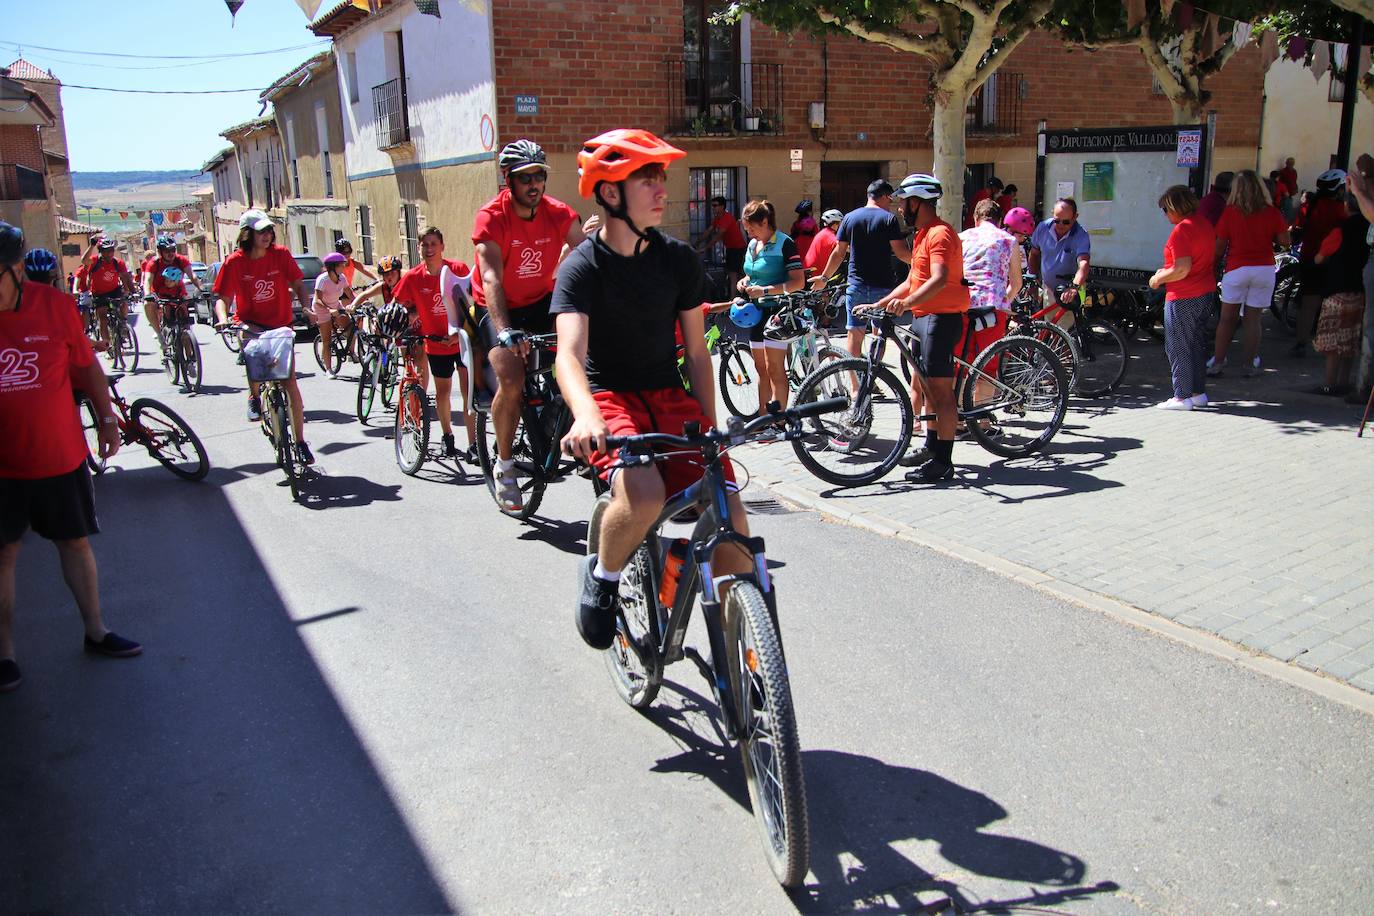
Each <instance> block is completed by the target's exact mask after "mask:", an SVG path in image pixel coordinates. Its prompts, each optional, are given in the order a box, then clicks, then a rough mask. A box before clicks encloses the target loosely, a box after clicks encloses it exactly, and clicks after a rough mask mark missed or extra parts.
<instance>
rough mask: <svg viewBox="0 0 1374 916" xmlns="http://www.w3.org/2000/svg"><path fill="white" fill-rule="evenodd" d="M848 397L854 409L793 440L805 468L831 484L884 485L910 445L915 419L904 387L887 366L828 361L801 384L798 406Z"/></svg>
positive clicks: (824, 418) (812, 425)
mask: <svg viewBox="0 0 1374 916" xmlns="http://www.w3.org/2000/svg"><path fill="white" fill-rule="evenodd" d="M826 398H844V399H846V400H847V401H848V402H849V406H848V407H847V408H846V409H845V410H843V411H840V412H837V413H830V414H823V415H821V416H819V417H816V418H814V419H813V420H810V421H808V423H807V424H806V426H804V427H803V431H804V433H805V435H804V436H803V437H802V438H800V439H794V440H792V449H793V451H795V452H796V454H797V458H798V459H799V460H800V461H801V463H802V465H803V466H804V467H805V468H806V469H807V470H808V471H810V472H811V473H812V474H815V475H816V476H817V477H819V478H820V479H821V480H824V481H826V482H827V483H833V484H835V485H836V486H841V487H857V486H863V485H864V484H870V483H874V482H875V481H878V480H881V479H882V477H883V476H884V475H886V474H887V473H888V472H889V471H891V470H892V469H893V468H894V467H896V466H897V462H898V461H899V460H900V459H901V457H902V454H903V453H904V452H905V451H906V449H907V446H908V445H909V444H910V442H911V428H912V421H913V415H912V410H911V399H910V397H909V396H908V394H907V390H906V388H905V386H903V385H902V383H901V382H900V381H899V380H898V379H897V375H896V373H894V372H893V371H892V370H891V369H890V368H888V367H887V366H876V367H875V366H872V365H870V364H869V362H868V360H866V359H854V358H851V359H837V360H832V361H830V362H828V363H827V364H826V365H824V366H822V367H821V368H820V369H819V370H817V371H816V372H813V373H812V374H811V375H810V376H808V377H807V378H806V379H804V380H803V381H802V384H801V389H800V390H799V391H798V392H797V398H796V403H797V405H802V404H810V403H813V402H815V401H821V400H824V399H826Z"/></svg>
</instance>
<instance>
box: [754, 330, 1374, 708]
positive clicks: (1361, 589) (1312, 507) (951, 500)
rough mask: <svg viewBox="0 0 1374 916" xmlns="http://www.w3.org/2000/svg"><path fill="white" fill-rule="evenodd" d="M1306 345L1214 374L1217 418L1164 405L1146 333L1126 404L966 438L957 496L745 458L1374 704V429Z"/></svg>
mask: <svg viewBox="0 0 1374 916" xmlns="http://www.w3.org/2000/svg"><path fill="white" fill-rule="evenodd" d="M1266 322H1267V319H1266ZM1291 343H1292V339H1291V338H1288V337H1285V336H1283V335H1281V334H1279V333H1278V332H1276V331H1275V330H1274V329H1273V327H1272V326H1269V325H1267V326H1266V329H1265V343H1264V347H1263V350H1262V357H1263V359H1264V361H1265V369H1264V372H1263V375H1262V376H1260V377H1257V378H1252V379H1246V378H1242V377H1240V376H1239V370H1237V371H1236V374H1234V375H1233V374H1229V373H1228V375H1226V376H1224V377H1222V378H1219V379H1214V380H1210V382H1211V383H1210V385H1209V394H1210V396H1211V397H1212V398H1213V399H1214V404H1213V405H1212V406H1209V407H1208V408H1206V409H1203V410H1198V411H1193V412H1188V413H1176V412H1168V411H1160V410H1155V409H1153V405H1154V404H1155V403H1157V402H1158V401H1160V400H1162V399H1163V398H1164V397H1166V396H1167V395H1168V392H1169V384H1168V363H1167V361H1166V360H1165V357H1164V352H1163V346H1162V344H1160V343H1158V342H1155V341H1151V340H1147V339H1144V338H1142V339H1140V340H1138V341H1134V342H1133V352H1132V361H1131V367H1130V370H1129V372H1128V374H1127V377H1126V382H1125V384H1124V385H1123V387H1122V389H1121V391H1120V392H1119V394H1118V395H1117V396H1116V397H1114V398H1109V399H1102V400H1095V401H1077V400H1076V401H1074V402H1073V403H1072V404H1071V409H1070V412H1069V416H1068V418H1067V420H1066V421H1065V424H1064V427H1063V429H1062V430H1061V431H1060V432H1059V434H1058V436H1057V437H1056V438H1055V440H1054V442H1053V443H1052V444H1051V446H1050V448H1049V450H1048V452H1047V453H1046V454H1044V455H1039V456H1035V457H1033V458H1026V459H1003V458H999V457H997V456H995V455H992V454H990V453H988V452H986V451H984V450H983V449H981V448H980V447H978V445H977V444H976V443H962V442H961V443H959V444H958V445H957V446H956V448H955V461H956V463H958V464H959V473H958V478H957V480H956V481H953V482H950V483H946V484H944V485H938V486H931V485H925V484H911V483H907V482H906V481H904V480H903V478H902V474H901V471H902V470H903V469H900V468H899V469H897V470H894V471H893V473H891V474H890V475H888V477H887V478H886V479H884V480H883V481H880V482H879V483H878V484H874V485H872V486H868V487H861V488H855V489H851V490H841V489H835V488H833V487H832V486H831V485H830V484H828V483H826V482H824V481H822V480H820V479H818V478H816V477H813V476H811V475H810V474H809V473H808V472H807V471H806V469H805V468H803V467H802V465H801V463H800V462H799V461H797V459H796V456H795V455H794V454H793V453H792V449H791V447H790V446H789V445H785V444H776V445H770V446H763V447H753V448H750V449H748V450H747V451H743V452H741V453H738V455H737V458H738V460H739V462H740V463H742V464H743V465H744V466H745V467H746V468H747V469H748V470H749V471H750V472H751V473H752V475H753V477H754V479H755V480H756V481H758V482H760V483H762V484H764V485H765V486H773V487H775V488H776V489H777V491H778V492H779V494H780V495H783V496H784V497H786V498H789V499H793V500H798V501H801V502H803V503H806V504H808V505H809V506H811V507H814V508H816V509H818V510H820V511H822V512H829V513H832V514H834V515H836V516H838V517H840V518H851V517H855V518H858V519H860V520H862V521H863V522H865V523H866V524H868V525H869V526H871V527H878V528H879V529H886V530H893V531H897V530H903V531H905V532H906V533H908V534H909V535H910V536H912V537H913V539H915V540H917V541H923V542H926V543H931V544H938V545H941V546H943V547H947V548H948V549H949V550H950V551H951V552H952V553H955V554H957V555H961V556H966V557H972V558H976V557H978V556H982V555H990V556H991V557H995V558H998V559H999V560H1001V561H1003V562H1004V564H1015V566H1008V567H1007V568H1008V569H1011V570H1014V569H1016V568H1017V567H1019V568H1021V569H1022V570H1028V571H1032V572H1030V573H1028V574H1027V575H1028V577H1030V578H1039V577H1040V576H1043V577H1048V578H1049V579H1053V580H1055V581H1056V582H1057V583H1064V584H1067V585H1069V586H1073V587H1077V588H1081V589H1086V590H1087V591H1089V592H1092V593H1096V594H1099V595H1104V596H1107V597H1109V598H1113V599H1116V600H1118V601H1122V602H1125V603H1127V604H1130V605H1133V606H1135V607H1138V608H1141V609H1143V610H1146V611H1149V612H1151V613H1153V614H1157V615H1160V616H1162V617H1166V618H1169V619H1170V620H1173V621H1175V622H1176V623H1179V624H1183V625H1185V626H1188V627H1193V628H1196V629H1199V630H1203V631H1207V632H1210V633H1215V634H1218V635H1220V636H1221V637H1223V638H1225V639H1227V640H1230V641H1231V642H1234V643H1237V644H1239V645H1242V646H1244V647H1248V648H1250V649H1254V650H1258V651H1260V652H1263V653H1267V654H1269V655H1271V656H1274V657H1276V658H1278V659H1281V660H1282V661H1285V662H1292V663H1294V664H1296V665H1300V666H1302V667H1303V668H1306V669H1309V670H1313V671H1319V672H1322V673H1324V674H1327V675H1330V676H1332V677H1335V678H1339V679H1341V680H1344V681H1347V682H1349V683H1350V684H1353V685H1355V686H1357V687H1360V688H1362V689H1364V690H1367V691H1371V692H1374V563H1372V562H1371V558H1370V551H1371V548H1374V539H1371V537H1370V535H1371V534H1374V486H1371V485H1374V431H1369V430H1367V431H1366V434H1365V438H1363V439H1357V438H1356V437H1355V431H1356V429H1357V427H1358V425H1359V419H1360V414H1361V412H1362V410H1363V407H1352V406H1350V405H1347V404H1345V403H1344V402H1343V401H1342V400H1341V399H1339V398H1330V397H1323V396H1320V395H1316V394H1310V393H1307V389H1310V388H1312V387H1313V386H1315V385H1317V384H1319V383H1320V382H1321V380H1322V379H1321V372H1322V363H1321V360H1320V358H1317V357H1308V358H1306V359H1302V360H1297V359H1293V358H1291V357H1289V356H1288V355H1287V351H1288V347H1289V346H1290V345H1291ZM1237 356H1238V354H1237ZM913 599H915V600H919V596H913Z"/></svg>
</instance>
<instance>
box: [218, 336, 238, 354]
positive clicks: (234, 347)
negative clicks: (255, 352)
mask: <svg viewBox="0 0 1374 916" xmlns="http://www.w3.org/2000/svg"><path fill="white" fill-rule="evenodd" d="M219 339H220V340H222V341H224V346H225V347H227V348H228V350H229V352H230V353H237V352H239V350H240V349H242V348H243V341H241V340H239V332H238V331H221V332H220V335H219Z"/></svg>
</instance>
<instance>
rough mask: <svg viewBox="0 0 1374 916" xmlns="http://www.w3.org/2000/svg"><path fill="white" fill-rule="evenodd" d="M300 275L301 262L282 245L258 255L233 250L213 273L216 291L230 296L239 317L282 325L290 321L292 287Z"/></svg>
mask: <svg viewBox="0 0 1374 916" xmlns="http://www.w3.org/2000/svg"><path fill="white" fill-rule="evenodd" d="M301 276H302V275H301V268H300V265H298V264H297V263H296V259H295V258H293V257H291V252H289V251H287V250H286V249H285V248H283V247H282V246H281V245H273V246H271V247H270V248H268V249H267V251H266V252H265V253H264V254H263V256H262V257H260V258H250V257H248V255H246V254H244V253H243V252H242V251H235V252H234V253H233V254H231V255H229V257H227V258H225V259H224V266H223V267H221V268H220V270H219V273H218V274H217V275H216V276H215V292H216V294H218V295H219V296H220V298H222V299H226V300H228V299H231V298H232V299H233V301H234V314H235V315H237V316H238V317H239V320H240V321H243V322H246V323H252V324H256V325H260V326H262V327H264V328H284V327H288V326H289V325H290V324H291V300H292V299H293V298H294V296H295V293H293V292H292V289H291V287H292V284H293V283H295V282H296V281H297V280H299V279H301Z"/></svg>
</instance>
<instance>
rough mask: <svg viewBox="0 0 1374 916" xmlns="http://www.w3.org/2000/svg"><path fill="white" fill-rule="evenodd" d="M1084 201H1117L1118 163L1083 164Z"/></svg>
mask: <svg viewBox="0 0 1374 916" xmlns="http://www.w3.org/2000/svg"><path fill="white" fill-rule="evenodd" d="M1083 199H1084V200H1085V201H1108V200H1115V199H1116V163H1115V162H1085V163H1083Z"/></svg>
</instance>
